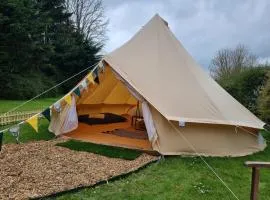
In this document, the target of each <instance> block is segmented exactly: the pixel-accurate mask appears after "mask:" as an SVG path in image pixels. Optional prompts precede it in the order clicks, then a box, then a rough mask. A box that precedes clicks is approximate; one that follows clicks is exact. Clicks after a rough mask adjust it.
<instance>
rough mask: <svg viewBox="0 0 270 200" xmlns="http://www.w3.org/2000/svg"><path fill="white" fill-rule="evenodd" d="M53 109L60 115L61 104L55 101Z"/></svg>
mask: <svg viewBox="0 0 270 200" xmlns="http://www.w3.org/2000/svg"><path fill="white" fill-rule="evenodd" d="M53 108H54V110H55V111H56V112H58V113H60V112H61V102H60V101H57V102H56V103H55V104H53Z"/></svg>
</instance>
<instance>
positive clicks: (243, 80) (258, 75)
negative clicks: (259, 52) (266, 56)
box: [219, 66, 269, 115]
mask: <svg viewBox="0 0 270 200" xmlns="http://www.w3.org/2000/svg"><path fill="white" fill-rule="evenodd" d="M268 69H269V68H268V67H265V66H261V67H253V68H245V69H243V70H242V71H240V72H238V73H234V74H232V75H230V76H228V77H227V78H223V79H222V80H220V82H219V84H220V85H221V86H222V87H223V88H224V89H225V90H226V91H227V92H228V93H229V94H230V95H232V96H233V97H234V98H235V99H237V100H238V101H239V102H240V103H241V104H243V105H244V106H245V107H246V108H247V109H249V110H250V111H251V112H253V113H254V114H256V115H259V114H260V112H259V110H258V105H257V102H258V97H259V95H260V90H261V88H262V87H263V86H264V84H265V81H266V79H267V72H268Z"/></svg>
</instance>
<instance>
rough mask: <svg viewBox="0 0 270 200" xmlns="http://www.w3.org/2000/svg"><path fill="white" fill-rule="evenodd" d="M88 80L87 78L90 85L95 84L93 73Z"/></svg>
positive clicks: (88, 76)
mask: <svg viewBox="0 0 270 200" xmlns="http://www.w3.org/2000/svg"><path fill="white" fill-rule="evenodd" d="M86 78H87V80H88V81H89V82H90V83H93V84H95V81H94V77H93V74H92V73H89V74H88V75H87V76H86Z"/></svg>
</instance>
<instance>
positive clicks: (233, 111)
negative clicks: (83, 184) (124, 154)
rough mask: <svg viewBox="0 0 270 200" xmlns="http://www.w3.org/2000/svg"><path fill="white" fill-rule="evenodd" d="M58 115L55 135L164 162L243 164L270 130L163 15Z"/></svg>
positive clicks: (105, 62)
mask: <svg viewBox="0 0 270 200" xmlns="http://www.w3.org/2000/svg"><path fill="white" fill-rule="evenodd" d="M64 99H65V101H64V102H65V103H63V101H58V102H57V103H55V104H54V105H53V106H52V109H51V123H50V127H49V130H50V131H52V132H54V133H55V134H56V135H63V134H64V135H65V136H67V137H71V138H75V139H79V140H85V141H89V142H94V143H99V144H105V145H113V146H121V147H128V148H134V149H143V150H154V151H157V152H159V153H161V154H163V155H180V154H188V155H192V154H193V155H195V154H197V155H198V154H200V155H208V156H242V155H247V154H251V153H254V152H257V151H260V150H262V149H264V148H265V146H266V143H265V142H264V140H263V138H262V136H261V135H260V134H259V130H260V129H262V128H263V126H264V123H263V122H262V121H261V120H260V119H258V118H257V117H256V116H254V115H253V114H252V113H251V112H250V111H249V110H248V109H246V108H245V107H244V106H242V105H241V104H240V103H239V102H238V101H237V100H235V99H234V98H233V97H232V96H230V94H228V93H227V92H226V91H225V90H224V89H223V88H222V87H220V86H219V85H218V84H217V83H216V82H215V81H214V80H213V79H212V78H211V77H209V76H208V75H207V74H206V73H205V72H204V71H203V69H202V68H201V67H200V66H199V65H198V64H197V63H196V62H195V61H194V60H193V58H192V57H191V56H190V55H189V53H188V52H187V51H186V50H185V48H184V47H183V46H182V44H181V43H180V42H179V41H178V40H177V39H176V37H175V36H174V35H173V33H172V32H171V30H170V28H169V27H168V23H167V22H166V21H165V20H163V19H162V18H161V17H160V16H159V15H155V16H154V17H153V18H152V19H151V20H150V21H149V22H148V23H147V24H146V25H145V26H143V28H142V29H141V30H140V31H139V32H137V33H136V34H135V35H134V36H133V37H132V38H131V39H130V40H129V41H128V42H127V43H125V44H124V45H122V46H121V47H120V48H118V49H116V50H114V51H113V52H111V53H109V54H108V55H106V56H105V57H104V58H103V59H102V61H101V62H100V63H99V65H98V66H97V67H95V69H94V70H93V72H91V73H89V74H88V75H87V76H86V77H85V78H84V79H83V80H82V81H81V82H80V83H79V84H78V85H77V86H76V87H75V88H74V89H73V90H72V91H71V92H70V93H69V94H68V95H67V96H66V97H64Z"/></svg>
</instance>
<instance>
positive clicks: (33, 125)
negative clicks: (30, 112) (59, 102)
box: [26, 115, 38, 132]
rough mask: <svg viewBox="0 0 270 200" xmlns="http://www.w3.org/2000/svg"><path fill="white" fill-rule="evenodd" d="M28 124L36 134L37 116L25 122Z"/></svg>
mask: <svg viewBox="0 0 270 200" xmlns="http://www.w3.org/2000/svg"><path fill="white" fill-rule="evenodd" d="M26 122H27V123H28V124H30V125H31V126H32V127H33V129H35V131H36V132H38V115H34V116H33V117H31V118H29V119H28V120H26Z"/></svg>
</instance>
